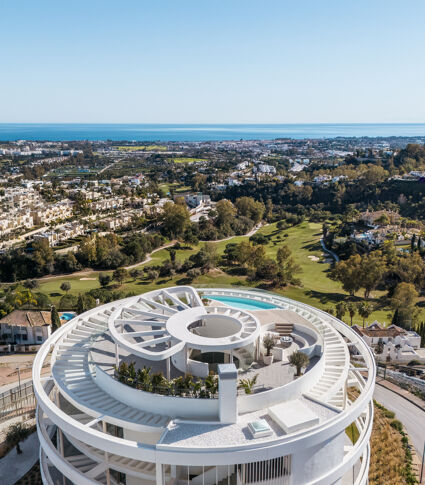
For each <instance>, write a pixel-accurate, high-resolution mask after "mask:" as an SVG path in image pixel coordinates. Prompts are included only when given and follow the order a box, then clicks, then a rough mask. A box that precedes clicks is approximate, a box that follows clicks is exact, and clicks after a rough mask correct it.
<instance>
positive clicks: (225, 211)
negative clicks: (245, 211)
mask: <svg viewBox="0 0 425 485" xmlns="http://www.w3.org/2000/svg"><path fill="white" fill-rule="evenodd" d="M215 210H216V212H217V219H216V220H217V225H218V226H219V227H221V228H222V227H223V226H231V223H232V222H233V219H234V218H235V216H236V208H235V206H234V205H233V204H232V203H231V202H230V201H229V200H227V199H222V200H220V201H218V202H217V204H216V206H215Z"/></svg>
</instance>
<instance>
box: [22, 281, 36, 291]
mask: <svg viewBox="0 0 425 485" xmlns="http://www.w3.org/2000/svg"><path fill="white" fill-rule="evenodd" d="M24 286H25V288H28V289H29V290H35V289H36V288H38V287H39V286H40V284H39V282H38V281H37V280H26V281H25V283H24Z"/></svg>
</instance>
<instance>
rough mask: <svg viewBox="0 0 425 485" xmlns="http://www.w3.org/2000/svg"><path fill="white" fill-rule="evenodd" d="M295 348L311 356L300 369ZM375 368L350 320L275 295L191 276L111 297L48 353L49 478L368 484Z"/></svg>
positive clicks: (44, 467) (221, 484)
mask: <svg viewBox="0 0 425 485" xmlns="http://www.w3.org/2000/svg"><path fill="white" fill-rule="evenodd" d="M267 334H270V335H274V338H275V348H274V349H273V356H274V359H273V362H272V363H270V360H271V359H270V358H268V359H266V358H265V357H263V354H264V353H265V349H264V348H263V344H262V342H263V339H264V337H265V336H266V335H267ZM349 346H351V347H352V348H353V349H355V350H356V351H357V353H358V354H359V355H360V356H361V359H362V360H363V363H362V364H363V365H362V366H361V367H354V366H352V365H351V364H350V352H349V350H348V348H349ZM52 350H53V353H52V354H51V375H50V376H46V375H45V374H44V375H43V376H42V375H41V371H42V368H43V365H44V363H45V361H46V359H47V358H48V356H50V353H51V351H52ZM293 351H300V352H302V353H304V354H306V355H307V356H308V357H309V364H308V366H307V368H306V369H305V371H304V373H303V374H302V375H301V376H300V377H297V378H295V377H294V369H293V368H292V367H291V366H290V365H289V364H288V360H287V359H288V356H289V355H290V354H291V353H292V352H293ZM263 360H264V362H266V361H267V363H268V364H270V365H265V363H263ZM123 362H125V363H126V364H127V365H129V364H130V363H132V362H134V369H135V371H136V373H135V374H133V373H130V371H126V373H124V372H123V373H121V374H120V373H117V372H116V371H115V369H116V368H121V369H122V366H121V364H122V363H123ZM120 366H121V367H120ZM149 369H150V370H149ZM375 370H376V368H375V361H374V359H373V356H372V353H371V351H370V349H369V347H368V346H367V345H366V343H365V342H364V341H363V340H362V339H359V338H358V335H357V333H355V332H354V331H353V330H352V329H351V328H350V327H348V326H347V325H345V324H344V323H343V322H341V321H340V320H338V319H336V318H335V317H333V316H331V315H328V314H327V313H325V312H323V311H320V310H318V309H315V308H313V307H310V306H308V305H305V304H302V303H299V302H297V301H294V300H290V299H288V298H284V297H280V296H276V295H273V294H271V293H268V292H262V291H257V290H247V289H244V290H235V289H232V290H229V289H216V288H215V289H212V288H203V289H194V288H192V287H188V286H178V287H172V288H166V289H158V290H154V291H151V292H149V293H145V294H142V295H137V296H133V297H130V298H126V299H123V300H119V301H114V302H111V303H108V304H106V305H102V306H99V307H97V308H94V309H92V310H90V311H88V312H86V313H83V314H82V315H79V316H78V317H77V318H75V319H73V320H72V321H71V322H69V323H67V324H66V325H64V326H62V327H61V328H60V329H59V330H57V331H56V332H55V333H54V334H53V335H52V336H51V337H50V338H49V340H48V341H47V342H46V343H45V344H44V345H43V346H42V348H41V349H40V351H39V352H38V354H37V356H36V358H35V360H34V366H33V384H34V390H35V394H36V396H37V402H38V410H37V431H38V437H39V440H40V445H41V446H40V469H41V475H42V479H43V483H44V484H48V485H53V484H54V483H58V480H59V481H60V482H61V483H62V480H61V477H63V479H64V480H63V481H64V483H72V484H76V485H98V484H108V485H109V484H113V485H115V484H121V483H125V484H126V485H137V484H139V485H151V484H152V485H153V484H157V485H165V484H166V485H172V484H173V485H183V484H190V485H201V484H202V485H213V484H216V485H225V484H227V485H229V484H251V485H262V484H264V485H277V484H281V485H307V484H309V485H319V484H320V485H346V484H347V485H348V484H353V483H355V484H356V485H364V484H366V483H367V482H368V469H369V438H370V434H371V431H372V419H373V402H372V395H373V390H374V382H375V381H374V379H375ZM211 371H217V372H218V375H217V376H215V377H213V376H210V377H208V379H207V376H209V375H210V373H211ZM161 374H162V376H161ZM189 374H190V375H191V376H193V378H189ZM131 376H133V377H131ZM255 376H257V377H256V379H257V382H256V385H255V386H251V391H252V392H248V393H247V392H245V391H244V390H243V389H241V388H240V387H241V379H252V378H254V377H255ZM165 379H166V380H165ZM185 379H186V380H185ZM188 381H189V382H188ZM193 381H195V382H193ZM155 382H156V384H155ZM158 382H160V383H161V385H160V384H158ZM178 382H180V387H177V383H178ZM182 382H183V383H184V384H183V385H182V384H181V383H182ZM349 387H350V388H351V387H355V388H357V389H358V391H359V392H358V394H356V397H354V396H353V394H349V393H348V392H347V389H348V388H349ZM177 391H178V392H177ZM351 423H354V424H355V426H356V427H357V429H358V431H359V438H358V439H357V441H356V442H355V443H354V444H353V443H352V442H351V441H350V440H349V439H348V437H347V435H346V433H345V429H346V428H347V426H349V425H350V424H351Z"/></svg>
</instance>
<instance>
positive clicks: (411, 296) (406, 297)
mask: <svg viewBox="0 0 425 485" xmlns="http://www.w3.org/2000/svg"><path fill="white" fill-rule="evenodd" d="M418 296H419V293H418V292H417V291H416V288H415V286H414V285H413V284H412V283H399V284H398V285H397V286H396V289H395V290H394V294H393V297H392V298H391V306H392V307H393V308H394V309H395V313H394V317H393V323H394V325H399V326H400V327H403V328H411V326H412V320H413V319H414V317H415V316H416V315H415V303H416V300H417V298H418Z"/></svg>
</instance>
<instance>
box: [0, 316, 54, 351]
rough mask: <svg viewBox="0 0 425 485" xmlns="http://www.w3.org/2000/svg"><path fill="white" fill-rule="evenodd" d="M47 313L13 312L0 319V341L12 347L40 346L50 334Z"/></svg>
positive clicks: (50, 321) (49, 322)
mask: <svg viewBox="0 0 425 485" xmlns="http://www.w3.org/2000/svg"><path fill="white" fill-rule="evenodd" d="M51 323H52V320H51V315H50V312H49V311H46V312H45V311H39V310H14V311H13V312H12V313H9V315H6V316H5V317H3V318H1V319H0V340H1V341H2V342H3V343H5V344H10V345H14V346H19V347H22V346H33V345H41V344H42V343H43V342H45V341H46V340H47V339H48V338H49V337H50V333H51V330H50V329H51V327H50V325H51Z"/></svg>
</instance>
